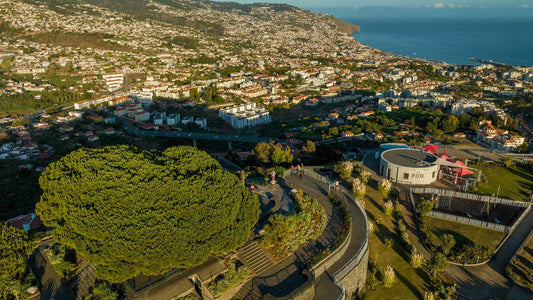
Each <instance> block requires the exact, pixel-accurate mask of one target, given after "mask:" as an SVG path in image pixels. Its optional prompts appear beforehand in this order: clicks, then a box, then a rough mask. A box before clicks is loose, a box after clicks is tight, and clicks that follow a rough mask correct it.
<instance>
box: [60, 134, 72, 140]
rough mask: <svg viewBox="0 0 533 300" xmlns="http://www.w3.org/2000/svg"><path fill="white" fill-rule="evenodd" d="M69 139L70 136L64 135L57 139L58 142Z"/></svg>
mask: <svg viewBox="0 0 533 300" xmlns="http://www.w3.org/2000/svg"><path fill="white" fill-rule="evenodd" d="M69 139H70V136H69V135H68V134H64V135H62V136H60V137H59V140H60V141H67V140H69Z"/></svg>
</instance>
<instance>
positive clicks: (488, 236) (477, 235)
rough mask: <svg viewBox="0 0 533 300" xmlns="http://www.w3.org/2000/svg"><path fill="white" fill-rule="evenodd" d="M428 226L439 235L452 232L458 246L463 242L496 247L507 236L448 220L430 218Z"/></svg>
mask: <svg viewBox="0 0 533 300" xmlns="http://www.w3.org/2000/svg"><path fill="white" fill-rule="evenodd" d="M426 223H427V226H428V228H429V229H430V230H431V232H433V233H434V234H435V235H436V236H437V237H438V236H440V235H441V234H443V233H450V234H452V235H453V236H454V238H455V240H456V242H457V245H456V247H457V246H460V245H463V244H469V243H473V244H478V245H482V246H487V247H490V248H492V249H496V247H497V246H498V244H499V243H500V242H501V241H502V240H503V238H504V237H505V233H503V232H500V231H494V230H489V229H483V228H481V227H476V226H471V225H466V224H461V223H456V222H450V221H446V220H441V219H436V218H428V220H427V222H426Z"/></svg>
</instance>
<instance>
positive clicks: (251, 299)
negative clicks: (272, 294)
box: [231, 279, 261, 300]
mask: <svg viewBox="0 0 533 300" xmlns="http://www.w3.org/2000/svg"><path fill="white" fill-rule="evenodd" d="M252 280H253V279H252ZM252 280H248V281H247V282H246V283H245V284H244V285H243V286H242V287H241V288H240V289H239V291H238V292H237V293H236V294H235V295H234V296H233V298H231V299H232V300H259V299H261V294H260V293H259V291H257V290H256V289H252Z"/></svg>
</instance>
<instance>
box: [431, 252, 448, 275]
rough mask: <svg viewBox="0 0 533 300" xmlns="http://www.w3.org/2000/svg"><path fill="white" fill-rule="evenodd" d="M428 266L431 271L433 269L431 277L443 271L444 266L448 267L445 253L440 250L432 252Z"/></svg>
mask: <svg viewBox="0 0 533 300" xmlns="http://www.w3.org/2000/svg"><path fill="white" fill-rule="evenodd" d="M428 267H429V269H430V270H431V271H433V277H436V276H437V272H440V271H444V270H446V268H448V261H447V260H446V255H444V253H442V252H436V253H434V254H433V256H431V259H430V260H429V263H428Z"/></svg>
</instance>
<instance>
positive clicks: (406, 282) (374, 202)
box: [365, 179, 430, 299]
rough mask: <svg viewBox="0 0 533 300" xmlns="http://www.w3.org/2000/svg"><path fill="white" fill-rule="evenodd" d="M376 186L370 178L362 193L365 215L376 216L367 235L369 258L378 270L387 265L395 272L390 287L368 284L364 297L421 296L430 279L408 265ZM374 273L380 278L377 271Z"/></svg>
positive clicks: (406, 253)
mask: <svg viewBox="0 0 533 300" xmlns="http://www.w3.org/2000/svg"><path fill="white" fill-rule="evenodd" d="M376 186H377V183H376V182H375V180H372V179H371V182H370V185H368V186H367V195H366V197H365V208H366V211H367V214H368V217H369V218H370V219H373V220H378V222H374V224H375V225H374V227H375V230H374V233H372V234H371V235H370V251H369V259H370V261H371V262H372V263H373V264H374V265H375V266H376V267H377V269H378V270H379V272H378V273H383V271H384V270H385V268H386V267H387V265H390V266H391V267H392V268H393V269H394V271H395V273H396V280H395V281H394V283H393V284H392V285H391V286H390V287H384V286H383V285H379V286H377V287H376V288H375V289H374V290H372V289H370V288H367V290H366V293H365V295H366V299H423V298H424V291H425V290H426V289H427V282H429V281H430V279H429V277H428V275H427V273H426V272H424V271H423V270H420V269H414V268H413V267H412V266H411V265H410V258H409V253H408V252H407V250H405V249H404V247H403V246H402V241H401V238H400V236H399V235H398V233H397V232H396V226H395V224H394V218H393V216H386V215H385V214H384V213H383V209H382V207H383V205H384V201H383V196H382V195H381V193H380V192H379V191H378V190H377V189H376V188H375V187H376ZM377 223H381V224H377ZM376 224H377V225H376ZM369 266H370V265H369ZM368 276H370V274H369V275H368ZM377 277H378V279H381V276H380V275H379V274H378V275H377Z"/></svg>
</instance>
